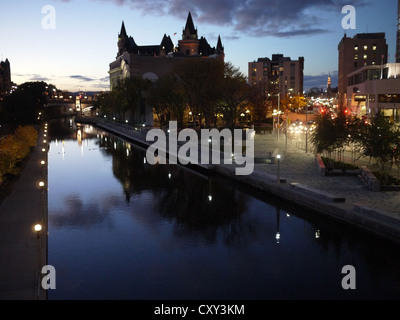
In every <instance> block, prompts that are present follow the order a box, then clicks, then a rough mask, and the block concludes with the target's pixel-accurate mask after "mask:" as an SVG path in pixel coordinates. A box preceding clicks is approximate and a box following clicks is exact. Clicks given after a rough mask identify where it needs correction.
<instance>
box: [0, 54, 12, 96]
mask: <svg viewBox="0 0 400 320" xmlns="http://www.w3.org/2000/svg"><path fill="white" fill-rule="evenodd" d="M10 90H11V68H10V61H8V59H6V61H1V62H0V94H1V93H8V92H9V91H10Z"/></svg>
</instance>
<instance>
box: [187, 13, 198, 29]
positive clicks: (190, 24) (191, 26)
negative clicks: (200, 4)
mask: <svg viewBox="0 0 400 320" xmlns="http://www.w3.org/2000/svg"><path fill="white" fill-rule="evenodd" d="M185 31H189V34H196V33H197V31H196V29H195V28H194V23H193V19H192V14H191V13H190V11H189V15H188V17H187V20H186V26H185Z"/></svg>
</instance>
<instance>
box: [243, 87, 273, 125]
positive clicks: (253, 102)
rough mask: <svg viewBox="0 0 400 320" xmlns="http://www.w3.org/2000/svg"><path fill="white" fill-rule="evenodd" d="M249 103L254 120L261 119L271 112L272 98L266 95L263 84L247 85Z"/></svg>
mask: <svg viewBox="0 0 400 320" xmlns="http://www.w3.org/2000/svg"><path fill="white" fill-rule="evenodd" d="M248 90H249V99H248V100H249V104H250V108H251V110H252V114H253V116H254V118H255V120H256V121H263V120H265V119H266V118H267V114H268V113H271V112H272V99H271V98H270V97H268V96H267V94H266V91H265V86H264V85H263V84H262V83H260V84H258V85H256V86H250V87H249V89H248Z"/></svg>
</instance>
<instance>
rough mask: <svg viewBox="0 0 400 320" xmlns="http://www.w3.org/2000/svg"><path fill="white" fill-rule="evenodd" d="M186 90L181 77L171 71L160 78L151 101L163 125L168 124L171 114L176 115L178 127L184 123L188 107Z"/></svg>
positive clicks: (151, 95)
mask: <svg viewBox="0 0 400 320" xmlns="http://www.w3.org/2000/svg"><path fill="white" fill-rule="evenodd" d="M185 97H186V94H185V91H184V89H183V87H182V85H181V83H180V80H179V78H178V77H177V76H176V75H175V74H173V73H170V74H168V75H166V76H164V77H163V78H161V79H159V80H158V81H157V83H156V84H155V86H154V87H153V89H152V91H151V94H150V100H149V101H150V103H151V104H153V105H154V109H155V111H156V113H157V116H158V118H159V120H160V124H161V126H164V125H166V123H167V122H168V121H169V119H170V115H171V114H172V115H174V117H175V119H176V120H177V123H178V128H182V127H183V125H184V121H183V120H184V114H185V110H186V108H187V99H186V98H185Z"/></svg>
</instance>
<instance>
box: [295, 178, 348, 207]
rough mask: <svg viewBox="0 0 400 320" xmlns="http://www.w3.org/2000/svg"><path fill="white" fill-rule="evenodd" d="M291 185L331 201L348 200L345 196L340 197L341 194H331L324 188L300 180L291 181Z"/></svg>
mask: <svg viewBox="0 0 400 320" xmlns="http://www.w3.org/2000/svg"><path fill="white" fill-rule="evenodd" d="M291 186H292V187H293V188H295V189H297V190H300V191H305V192H307V193H308V194H310V195H313V196H317V197H322V198H323V199H325V200H328V201H331V202H345V201H346V198H344V197H339V196H336V195H333V194H330V193H328V192H326V191H322V190H318V189H315V188H312V187H309V186H305V185H303V184H301V183H298V182H293V183H291Z"/></svg>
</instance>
